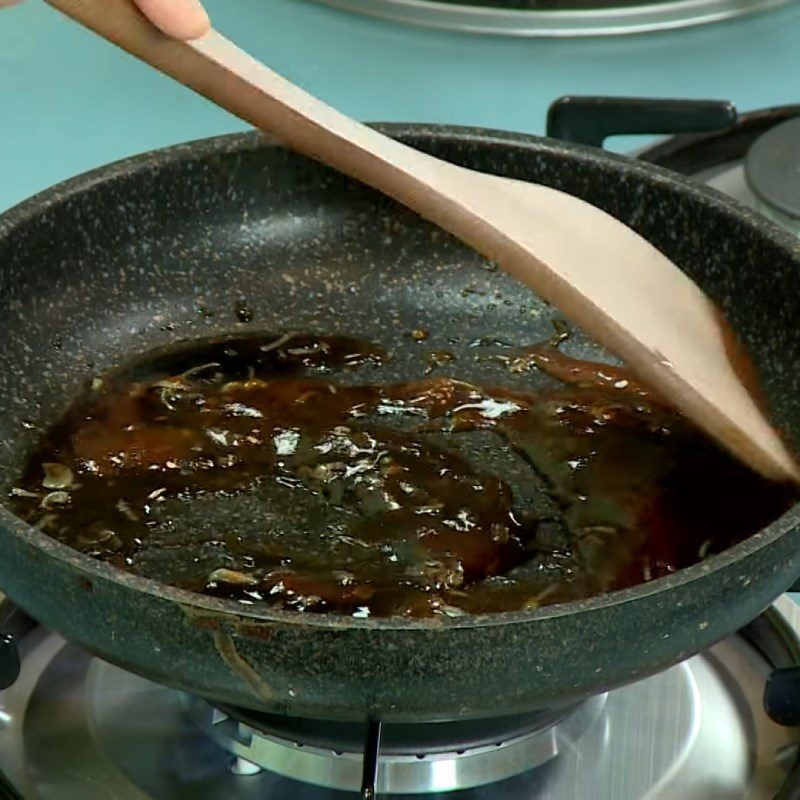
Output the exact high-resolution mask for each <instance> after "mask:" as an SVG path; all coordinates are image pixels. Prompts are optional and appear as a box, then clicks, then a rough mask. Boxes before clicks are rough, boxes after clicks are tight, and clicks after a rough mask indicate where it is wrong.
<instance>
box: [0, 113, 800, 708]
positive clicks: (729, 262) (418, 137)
mask: <svg viewBox="0 0 800 800" xmlns="http://www.w3.org/2000/svg"><path fill="white" fill-rule="evenodd" d="M382 129H383V130H384V131H386V132H387V133H389V134H390V135H393V136H396V137H398V138H400V139H402V140H403V141H405V142H407V143H409V144H411V145H412V146H415V147H419V148H420V149H422V150H425V151H428V152H430V153H432V154H434V155H436V156H438V157H440V158H444V159H447V160H451V161H453V162H456V163H459V164H463V165H465V166H468V167H471V168H474V169H478V170H484V171H487V172H494V173H497V174H502V175H506V176H509V177H513V178H518V179H528V180H535V181H539V182H541V183H544V184H546V185H549V186H553V187H556V188H558V189H561V190H563V191H567V192H571V193H574V194H576V195H579V196H581V197H583V198H585V199H587V200H588V201H590V202H592V203H594V204H596V205H597V206H599V207H601V208H603V209H605V210H606V211H608V212H610V213H611V214H613V215H615V216H617V217H618V218H620V219H621V220H623V221H624V222H626V223H628V224H630V225H631V226H632V227H634V228H635V229H636V230H638V231H639V232H640V233H642V234H643V235H644V236H646V237H647V238H648V239H650V240H651V241H652V242H653V243H654V244H655V245H656V246H657V247H659V248H661V249H662V250H663V251H664V252H665V253H666V255H667V256H669V257H670V258H671V259H673V260H674V261H675V262H676V263H677V264H679V265H680V266H681V267H682V268H683V269H685V270H686V271H687V272H688V273H689V274H690V275H691V276H692V277H693V278H694V279H695V280H696V281H698V283H699V284H700V285H701V286H702V288H704V289H705V290H706V291H707V292H708V293H709V294H710V295H711V297H712V298H713V299H714V300H716V301H717V302H718V303H720V305H721V306H722V307H723V308H724V310H725V312H726V314H727V315H728V318H729V320H730V322H731V324H732V325H733V326H734V328H735V329H736V330H737V332H738V333H739V335H740V336H741V337H742V339H743V340H744V342H745V344H746V345H747V346H748V347H749V348H750V350H751V352H752V354H753V355H754V357H755V360H756V362H757V363H758V364H759V366H760V368H761V370H762V373H763V374H762V378H763V382H764V386H765V390H766V394H767V396H768V399H769V401H770V403H771V408H772V412H773V414H774V417H775V419H776V421H777V423H778V424H779V425H780V426H781V427H782V428H783V429H784V430H785V431H786V433H787V436H788V437H789V439H790V440H791V441H792V443H793V444H794V445H795V446H797V443H798V440H799V439H800V412H798V411H797V403H796V400H795V398H796V397H797V396H798V392H799V391H800V369H798V366H800V336H798V335H797V333H796V330H795V326H796V324H797V322H798V320H799V319H800V248H799V247H798V244H797V243H796V242H795V240H794V239H792V238H790V237H789V236H788V235H787V234H784V233H783V232H781V231H780V230H779V229H778V228H776V227H774V226H773V225H772V224H771V223H769V222H767V221H766V220H763V219H761V218H760V217H758V216H756V215H752V214H750V213H749V212H748V211H746V210H744V209H743V208H741V207H739V206H738V205H735V204H734V203H732V202H731V201H729V200H727V199H725V198H723V197H722V196H720V195H718V194H716V193H714V192H712V191H709V190H707V189H705V188H703V187H701V186H699V185H696V184H694V183H692V182H690V181H687V180H685V179H683V178H680V177H678V176H676V175H674V174H671V173H669V172H666V171H664V170H661V169H659V168H657V167H652V166H649V165H645V164H640V163H635V162H631V161H630V160H627V159H622V158H618V157H614V156H611V155H608V154H606V153H603V152H602V151H599V150H593V149H588V148H582V147H577V146H571V145H566V144H563V143H559V142H555V141H552V140H547V139H539V138H533V137H527V136H521V135H513V134H505V133H496V132H487V131H480V130H471V129H463V128H461V129H460V128H443V127H423V126H403V125H387V126H382ZM483 267H485V265H484V264H483V262H482V260H481V259H480V258H479V257H478V256H476V255H475V254H473V253H471V252H469V251H467V250H465V248H464V247H463V246H461V245H460V244H458V243H457V242H456V241H454V240H453V239H451V238H450V237H448V236H446V235H445V234H443V233H441V232H439V231H437V230H435V229H434V228H432V227H431V226H430V225H428V224H427V223H424V222H423V221H421V220H420V219H418V218H417V217H415V216H414V215H413V214H411V213H409V212H407V211H404V210H403V209H400V208H398V207H397V206H396V205H395V204H393V203H392V202H391V201H389V200H387V199H386V198H384V197H382V196H380V195H378V194H376V193H375V192H373V191H371V190H368V189H366V188H364V187H363V186H361V185H359V184H357V183H354V182H352V181H350V180H348V179H346V178H344V177H342V176H340V175H337V174H333V173H331V172H330V171H328V170H326V169H325V168H323V167H321V166H319V165H317V164H315V163H312V162H310V161H308V160H306V159H304V158H302V157H300V156H297V155H294V154H292V153H290V152H288V151H286V150H285V149H283V148H281V147H279V146H277V145H275V144H272V143H269V142H265V141H264V140H263V139H262V138H261V137H260V136H257V135H249V134H248V135H236V136H230V137H222V138H217V139H211V140H207V141H200V142H196V143H192V144H187V145H182V146H179V147H174V148H170V149H167V150H163V151H159V152H156V153H151V154H147V155H143V156H140V157H137V158H133V159H130V160H127V161H123V162H121V163H118V164H115V165H112V166H110V167H107V168H104V169H101V170H99V171H96V172H93V173H90V174H88V175H84V176H82V177H79V178H76V179H74V180H72V181H69V182H67V183H65V184H62V185H60V186H57V187H55V188H53V189H51V190H49V191H47V192H44V193H43V194H41V195H39V196H37V197H34V198H33V199H31V200H29V201H27V202H26V203H24V204H23V205H21V206H19V207H17V208H15V209H13V210H11V211H9V212H7V213H6V214H4V215H3V216H2V217H0V281H1V282H2V291H1V292H0V330H2V339H3V351H2V358H3V369H2V371H0V408H2V411H3V413H2V417H1V418H0V445H1V446H0V472H1V473H2V487H0V488H2V489H4V490H6V491H8V490H9V489H10V487H11V486H12V485H13V483H14V480H15V478H16V476H17V475H18V472H19V469H20V467H21V465H22V463H23V462H24V459H25V456H26V454H27V453H28V452H30V449H31V448H32V447H33V445H34V444H35V442H36V439H37V437H38V435H39V433H40V431H41V429H42V427H43V426H46V425H47V424H48V422H50V421H52V419H53V417H54V415H55V414H57V413H58V412H59V411H60V410H61V409H62V408H63V407H64V406H65V404H66V402H67V401H68V399H69V398H70V397H71V396H72V395H73V394H74V393H75V392H76V391H77V390H78V389H79V387H80V386H81V385H82V384H83V382H84V381H85V380H86V379H87V376H91V375H94V374H96V373H97V372H98V371H101V370H105V369H108V368H112V367H114V366H117V365H119V364H121V363H124V362H125V361H126V360H128V359H129V358H130V356H131V355H133V354H137V353H142V352H145V351H147V350H150V349H152V348H156V347H161V346H164V345H167V344H170V343H174V342H177V341H184V340H190V339H194V338H200V337H203V338H204V337H208V336H214V335H222V334H226V333H231V332H234V331H239V332H241V330H242V325H243V323H241V322H240V321H238V320H237V316H236V314H235V309H236V308H237V306H238V304H240V303H241V302H242V301H245V302H246V303H247V305H248V306H249V307H250V308H251V309H252V310H253V313H254V318H253V321H252V322H250V323H248V324H247V330H251V331H252V330H263V331H269V332H274V333H280V332H284V331H288V330H296V331H305V332H319V333H344V334H348V335H353V336H357V337H362V338H367V339H370V340H372V341H375V342H377V343H378V344H382V345H384V346H387V347H389V348H390V349H391V350H392V351H393V353H394V354H395V358H394V360H393V361H392V362H391V366H390V367H388V369H389V372H388V373H387V374H386V375H385V377H386V379H410V378H413V377H419V375H420V373H421V362H420V356H419V349H418V346H417V344H416V343H414V342H413V340H412V339H411V338H410V337H407V336H403V333H404V332H407V331H410V330H413V329H415V328H420V327H423V328H426V329H428V330H429V331H430V339H429V342H428V343H429V344H430V345H431V346H432V347H433V346H445V347H447V348H448V349H450V350H451V351H452V352H453V353H454V354H455V356H456V362H455V364H454V365H453V368H452V374H456V375H458V376H460V377H463V378H466V379H468V380H488V379H490V378H495V379H496V381H495V382H506V383H508V382H509V380H510V378H509V376H508V374H507V373H502V375H501V373H500V372H497V373H493V372H492V370H494V369H497V370H500V369H501V367H500V366H499V365H494V366H493V365H492V364H491V363H489V362H485V361H476V360H475V358H474V351H473V350H471V349H470V347H469V343H470V342H473V341H474V340H476V339H480V338H482V337H487V338H496V339H505V340H508V341H511V342H516V343H519V344H527V343H530V342H536V341H541V340H543V339H545V338H547V337H549V336H550V335H551V334H552V319H553V317H554V316H555V312H554V310H553V309H551V308H548V307H546V306H545V305H544V304H543V303H542V302H541V301H539V300H538V299H537V298H536V297H535V296H534V295H533V294H532V293H531V292H530V291H529V290H527V289H526V288H524V287H522V286H520V285H517V284H515V283H514V282H513V281H511V280H510V279H509V278H507V277H506V276H505V275H503V274H502V273H500V272H493V271H489V270H486V269H485V268H483ZM201 309H204V310H203V311H202V313H201ZM676 324H678V323H677V320H676ZM573 347H574V348H575V352H576V354H578V355H581V356H584V357H587V356H588V357H593V358H602V357H603V354H602V353H601V352H600V351H599V350H597V348H595V347H594V345H592V343H591V342H589V341H588V340H587V339H586V338H585V337H583V336H582V335H581V334H580V332H577V333H576V334H575V337H574V339H573ZM443 374H447V371H446V370H444V371H443ZM525 380H526V381H528V385H530V383H529V382H530V380H531V378H530V377H527V378H525ZM798 521H800V509H798V508H797V507H795V508H794V509H792V510H790V511H789V512H788V513H787V514H786V515H784V516H783V517H782V518H781V519H779V520H777V521H776V522H775V523H774V524H772V525H771V526H769V527H768V528H767V529H765V530H763V531H760V532H758V533H756V534H755V535H753V536H752V537H750V538H749V539H747V540H746V541H744V542H742V543H741V544H739V545H736V546H734V547H732V548H730V549H728V550H726V551H725V552H723V553H721V554H719V555H716V556H713V557H711V558H709V559H707V560H705V561H703V562H702V563H700V564H697V565H696V566H692V567H689V568H687V569H683V570H680V571H678V572H677V573H676V574H674V575H671V576H669V577H666V578H661V579H658V580H655V581H652V582H650V583H647V584H642V585H639V586H637V587H634V588H631V589H627V590H624V591H620V592H615V593H610V594H606V595H602V596H599V597H595V598H592V599H589V600H585V601H581V602H574V603H568V604H562V605H556V606H551V607H545V608H541V609H537V610H530V611H521V612H514V613H504V614H495V615H485V616H464V617H457V618H452V619H451V618H447V617H441V618H440V617H436V618H433V619H420V620H409V619H394V618H390V619H354V618H351V617H345V616H337V615H300V614H296V613H291V612H285V611H278V610H272V609H267V608H258V607H245V606H242V605H240V604H235V603H232V602H229V601H224V600H218V599H212V598H208V597H204V596H199V595H195V594H192V593H189V592H185V591H181V590H177V589H173V588H170V587H168V586H166V585H163V584H161V583H157V582H155V581H152V580H148V579H145V578H142V577H137V576H135V575H132V574H126V573H122V572H120V571H119V570H117V569H115V568H113V567H111V566H109V565H106V564H103V563H100V562H97V561H95V560H92V559H90V558H88V557H85V556H82V555H80V554H78V553H77V552H75V551H72V550H70V549H68V548H66V547H65V546H63V545H61V544H59V543H57V542H56V541H54V540H53V539H51V538H49V537H47V536H45V535H43V534H41V533H40V532H38V531H36V530H34V529H32V528H31V527H29V526H27V525H26V524H24V523H23V522H21V521H20V520H18V519H16V518H15V517H14V516H13V515H12V514H11V513H9V512H8V511H6V510H0V553H2V560H0V587H2V589H3V591H4V592H6V593H7V594H8V595H9V596H10V597H11V598H12V599H13V600H14V601H15V602H16V603H18V604H19V605H20V606H22V608H24V609H25V610H26V611H27V612H28V613H30V614H31V615H32V616H33V617H35V618H36V619H38V620H40V621H41V622H42V623H43V624H45V625H47V626H49V627H51V628H53V629H55V630H57V631H59V632H61V633H63V634H64V635H65V636H66V637H67V638H68V639H71V640H73V641H75V642H77V643H78V644H79V645H81V646H82V647H84V648H86V649H88V650H89V651H91V652H93V653H96V654H97V655H99V656H101V657H103V658H105V659H107V660H108V661H111V662H112V663H115V664H118V665H120V666H123V667H125V668H127V669H130V670H133V671H134V672H137V673H139V674H141V675H144V676H146V677H148V678H151V679H153V680H156V681H159V682H161V683H164V684H167V685H170V686H174V687H177V688H180V689H183V690H187V691H189V692H193V693H196V694H199V695H201V696H204V697H206V698H208V699H210V700H211V701H214V702H216V703H221V704H224V705H226V706H230V705H234V706H239V707H245V708H249V709H254V710H260V711H267V712H272V713H278V714H292V715H296V716H305V717H314V718H321V719H331V720H363V719H365V718H367V717H374V716H380V717H381V718H383V719H384V720H389V721H398V722H400V721H405V722H416V721H444V720H457V719H468V718H481V717H499V716H503V715H511V714H518V713H522V712H528V711H542V710H547V709H554V708H558V707H562V706H565V705H568V704H571V703H573V702H576V701H578V700H580V699H581V698H584V697H586V696H588V695H591V694H592V693H595V692H599V691H602V690H605V689H609V688H611V687H615V686H618V685H621V684H624V683H626V682H629V681H632V680H634V679H636V678H640V677H643V676H645V675H647V674H650V673H653V672H655V671H657V670H661V669H663V668H665V667H666V666H668V665H670V664H672V663H675V662H677V661H679V660H681V659H684V658H686V657H688V656H689V655H691V654H693V653H695V652H697V651H700V650H702V649H704V648H706V647H708V646H709V645H711V644H712V643H713V642H715V641H717V640H719V639H720V638H722V637H724V636H726V635H728V634H729V633H730V632H732V631H734V630H736V629H737V628H739V627H740V626H742V625H743V624H745V623H746V622H748V621H749V620H751V619H753V618H754V617H755V616H757V615H758V614H759V613H760V612H761V611H762V610H763V609H764V608H765V607H766V606H768V605H769V604H770V602H771V601H772V600H773V599H774V598H775V597H776V596H777V595H778V594H780V593H781V592H782V591H784V590H785V589H786V588H787V587H788V586H789V585H790V584H791V583H792V582H793V580H794V579H795V578H796V577H797V575H798V574H800V555H799V553H800V542H799V541H798V539H799V538H800V528H798Z"/></svg>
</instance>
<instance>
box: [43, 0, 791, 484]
mask: <svg viewBox="0 0 800 800" xmlns="http://www.w3.org/2000/svg"><path fill="white" fill-rule="evenodd" d="M47 1H48V2H49V3H50V5H52V6H54V7H55V8H57V9H59V10H60V11H62V12H63V13H65V14H67V15H68V16H70V17H72V18H73V19H75V20H77V21H78V22H80V23H81V24H83V25H85V26H87V27H88V28H91V29H92V30H94V31H95V32H97V33H98V34H100V35H101V36H103V37H105V38H106V39H109V40H110V41H112V42H114V43H115V44H117V45H119V46H120V47H122V48H124V49H125V50H127V51H129V52H130V53H132V54H133V55H135V56H138V57H139V58H140V59H142V60H143V61H146V62H147V63H148V64H150V65H152V66H154V67H156V68H157V69H159V70H161V71H162V72H164V73H166V74H168V75H171V76H172V77H173V78H175V79H177V80H178V81H180V82H181V83H183V84H185V85H186V86H189V87H191V88H192V89H194V90H195V91H197V92H199V93H200V94H203V95H205V96H206V97H208V98H209V99H210V100H212V101H213V102H215V103H216V104H217V105H220V106H222V107H223V108H226V109H227V110H228V111H230V112H232V113H233V114H235V115H237V116H238V117H241V118H242V119H244V120H246V121H248V122H250V123H251V124H253V125H254V126H255V127H257V128H259V129H261V130H262V131H265V132H268V133H270V134H273V135H275V136H277V137H278V138H279V139H281V140H282V141H283V142H285V143H286V144H288V145H289V146H291V147H292V148H294V149H295V150H297V151H299V152H301V153H303V154H305V155H307V156H310V157H312V158H315V159H317V160H319V161H321V162H323V163H325V164H327V165H329V166H331V167H334V168H335V169H337V170H339V171H341V172H344V173H346V174H348V175H351V176H352V177H354V178H357V179H359V180H361V181H363V182H364V183H366V184H369V185H370V186H372V187H374V188H376V189H379V190H380V191H382V192H384V193H385V194H387V195H389V196H391V197H393V198H394V199H396V200H398V201H399V202H401V203H403V204H404V205H406V206H408V207H409V208H412V209H414V210H415V211H417V212H418V213H419V214H421V215H422V216H424V217H426V218H428V219H430V220H432V221H433V222H435V223H437V224H438V225H440V226H441V227H442V228H444V229H445V230H447V231H450V232H451V233H453V234H454V235H456V236H457V237H459V238H460V239H462V240H463V241H464V242H466V243H467V244H469V245H471V246H472V247H473V248H475V249H476V250H478V251H479V252H481V253H482V254H484V255H486V256H487V257H489V258H491V259H495V260H497V261H498V263H499V264H500V265H501V266H502V267H503V268H504V269H506V270H507V271H508V272H509V273H511V274H512V275H513V276H514V277H516V278H517V279H518V280H520V281H522V282H523V283H526V284H528V285H529V286H530V287H531V288H533V289H534V290H535V291H536V292H537V294H539V295H540V296H541V297H542V298H544V299H545V300H547V301H549V302H550V303H552V304H553V305H555V306H557V307H558V308H560V309H561V311H562V312H563V313H564V314H565V315H566V316H567V317H568V318H569V319H570V320H571V321H572V322H574V323H575V324H577V325H579V326H581V327H582V328H583V329H584V330H586V331H587V332H589V333H590V334H591V335H592V336H594V337H595V338H596V339H597V341H598V342H600V343H602V344H603V345H604V346H605V347H607V348H608V349H609V350H610V351H611V352H613V353H615V354H617V355H618V356H619V357H620V358H622V359H623V360H624V361H625V362H626V363H627V364H628V366H629V367H630V368H631V369H632V370H633V371H635V372H636V373H637V374H638V375H639V376H640V377H641V379H642V380H643V381H645V382H647V383H648V384H649V385H650V386H651V387H652V388H653V389H654V390H655V391H656V392H658V393H659V394H660V396H661V397H662V399H664V400H667V401H671V402H672V403H673V404H674V405H675V406H676V407H677V408H678V409H680V410H681V411H682V412H683V413H684V414H685V415H686V416H687V417H689V418H690V419H691V420H693V421H694V422H695V423H696V424H697V425H699V426H700V427H701V428H703V429H704V430H705V431H707V432H708V433H709V434H710V435H711V436H713V437H715V438H716V439H717V440H718V441H719V442H720V443H721V444H722V445H724V446H725V447H727V448H728V449H729V450H730V451H731V452H732V453H733V454H735V455H736V456H738V457H739V458H741V459H742V460H743V461H745V462H747V463H748V464H750V465H751V466H752V467H753V468H754V469H755V470H757V471H758V472H760V473H762V474H763V475H765V476H767V477H770V478H773V479H775V480H780V481H795V482H800V469H798V465H797V462H796V460H795V458H794V456H793V454H792V453H791V452H789V450H788V449H787V448H786V446H785V445H784V443H783V442H782V440H781V438H780V437H779V435H778V434H777V433H776V431H775V430H774V429H773V427H772V426H771V424H770V422H769V420H768V419H767V417H766V416H765V413H764V412H763V411H762V409H761V408H760V406H759V403H758V402H757V400H756V399H755V397H756V396H757V391H756V389H755V387H754V384H753V383H752V381H751V380H750V379H748V378H747V377H746V376H749V375H751V374H752V372H751V370H750V366H749V361H748V358H747V356H746V354H745V353H744V352H743V351H742V349H741V348H740V347H739V346H738V345H737V344H736V338H735V336H734V334H733V332H732V331H731V330H730V329H729V328H728V326H727V325H726V323H725V322H724V320H723V318H722V316H721V314H720V313H719V311H718V310H717V309H716V308H715V306H714V305H713V304H712V303H711V302H710V301H709V299H708V298H707V297H706V296H705V295H704V294H703V293H702V292H701V291H700V290H699V288H698V287H697V286H695V284H694V283H693V282H692V281H690V280H689V279H688V278H687V277H686V276H685V275H684V274H683V273H682V272H681V271H680V270H679V269H678V268H677V267H676V266H675V265H674V264H673V263H672V262H670V261H669V260H668V259H667V258H666V257H665V256H663V255H661V253H659V252H658V251H657V250H656V249H655V248H654V247H652V246H651V245H650V244H649V243H648V242H647V241H645V240H644V239H643V238H642V237H640V236H639V235H638V234H637V233H635V232H634V231H632V230H631V229H630V228H628V227H626V226H625V225H624V224H622V223H621V222H619V221H617V220H615V219H614V218H613V217H611V216H609V215H608V214H606V213H604V212H603V211H600V210H599V209H597V208H594V207H593V206H591V205H589V204H588V203H585V202H583V201H582V200H579V199H577V198H575V197H572V196H570V195H567V194H564V193H562V192H558V191H555V190H553V189H549V188H546V187H544V186H537V185H534V184H529V183H523V182H520V181H513V180H509V179H506V178H498V177H495V176H491V175H485V174H482V173H478V172H473V171H471V170H467V169H463V168H461V167H457V166H455V165H453V164H449V163H446V162H443V161H440V160H438V159H436V158H432V157H431V156H428V155H425V154H423V153H420V152H418V151H416V150H414V149H412V148H409V147H406V146H405V145H402V144H400V143H398V142H396V141H394V140H392V139H389V138H388V137H386V136H383V135H381V134H380V133H377V132H376V131H374V130H372V129H370V128H367V127H365V126H364V125H361V124H359V123H358V122H355V121H354V120H352V119H349V118H348V117H346V116H344V115H342V114H340V113H338V112H337V111H335V110H334V109H332V108H330V107H329V106H327V105H325V104H324V103H322V102H321V101H319V100H317V99H316V98H314V97H312V96H311V95H309V94H307V93H306V92H304V91H303V90H302V89H300V88H298V87H297V86H295V85H293V84H292V83H290V82H289V81H287V80H285V79H283V78H281V77H280V76H279V75H277V74H275V73H274V72H272V71H271V70H269V69H267V67H265V66H264V65H263V64H261V63H259V62H258V61H256V60H255V59H253V58H251V57H250V56H248V55H247V54H246V53H244V52H243V51H241V50H240V49H238V48H237V47H236V46H235V45H233V44H232V43H231V42H229V41H227V40H226V39H225V38H224V37H222V36H221V35H220V34H219V33H216V32H215V31H211V32H210V33H208V34H207V35H205V36H203V37H202V38H200V39H197V40H195V41H192V42H178V41H174V40H172V39H169V38H168V37H166V36H165V35H163V34H162V33H160V32H159V31H158V30H156V29H155V28H154V27H153V26H152V25H151V24H150V23H149V22H148V21H147V19H146V18H145V17H144V16H143V15H142V14H141V13H140V12H139V11H138V9H137V8H136V7H135V6H134V5H133V4H132V3H131V2H130V0H47ZM354 79H356V80H358V79H360V78H359V77H358V76H356V77H355V78H354Z"/></svg>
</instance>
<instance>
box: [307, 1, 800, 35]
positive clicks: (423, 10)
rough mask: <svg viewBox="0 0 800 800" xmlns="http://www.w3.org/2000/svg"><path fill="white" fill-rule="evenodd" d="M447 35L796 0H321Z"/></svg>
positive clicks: (642, 22) (684, 18)
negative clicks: (450, 32)
mask: <svg viewBox="0 0 800 800" xmlns="http://www.w3.org/2000/svg"><path fill="white" fill-rule="evenodd" d="M318 2H324V3H327V4H328V5H332V6H336V7H337V8H341V9H345V10H347V11H353V12H356V13H360V14H366V15H369V16H374V17H381V18H383V19H389V20H392V21H394V22H405V23H410V24H413V25H423V26H427V27H433V28H444V29H447V30H457V31H465V32H470V33H490V34H500V35H506V36H602V35H610V34H626V33H643V32H647V31H655V30H663V29H668V28H682V27H686V26H690V25H699V24H703V23H709V22H718V21H720V20H723V19H729V18H731V17H737V16H741V15H743V14H751V13H753V12H756V11H763V10H766V9H770V8H777V7H778V6H782V5H786V4H787V3H790V2H795V0H478V1H477V2H476V0H318Z"/></svg>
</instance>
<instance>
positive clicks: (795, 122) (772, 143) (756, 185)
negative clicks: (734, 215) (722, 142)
mask: <svg viewBox="0 0 800 800" xmlns="http://www.w3.org/2000/svg"><path fill="white" fill-rule="evenodd" d="M744 171H745V176H746V178H747V183H748V185H749V186H750V189H751V190H752V191H753V194H754V195H755V196H756V198H757V200H758V210H759V211H761V213H763V214H765V215H766V216H769V217H771V218H773V219H775V220H776V221H777V222H781V223H783V224H784V225H787V226H789V227H796V226H800V118H797V119H791V120H788V121H787V122H783V123H781V124H780V125H776V126H775V127H774V128H772V129H770V130H768V131H767V132H766V133H763V134H762V135H761V136H760V137H759V138H758V139H757V140H756V142H755V144H754V145H753V146H752V147H751V148H750V150H749V152H748V153H747V157H746V158H745V164H744Z"/></svg>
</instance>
